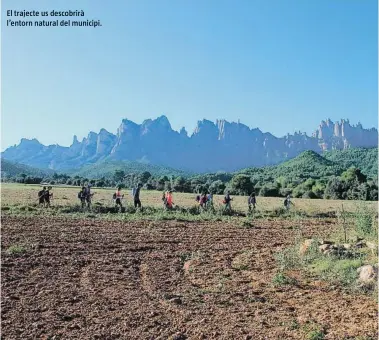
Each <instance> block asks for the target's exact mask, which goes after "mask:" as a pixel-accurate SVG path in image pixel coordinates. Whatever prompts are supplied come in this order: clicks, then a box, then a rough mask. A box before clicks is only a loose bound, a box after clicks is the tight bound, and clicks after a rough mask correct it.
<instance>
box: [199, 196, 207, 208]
mask: <svg viewBox="0 0 379 340" xmlns="http://www.w3.org/2000/svg"><path fill="white" fill-rule="evenodd" d="M206 205H207V194H206V193H204V194H203V195H202V196H201V198H200V207H202V208H203V209H206Z"/></svg>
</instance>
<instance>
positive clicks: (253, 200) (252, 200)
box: [247, 192, 257, 211]
mask: <svg viewBox="0 0 379 340" xmlns="http://www.w3.org/2000/svg"><path fill="white" fill-rule="evenodd" d="M247 204H248V205H249V211H251V206H253V210H255V205H256V204H257V200H256V198H255V193H254V192H252V193H251V194H250V196H249V199H248V200H247Z"/></svg>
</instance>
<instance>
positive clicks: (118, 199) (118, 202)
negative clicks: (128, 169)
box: [113, 187, 124, 209]
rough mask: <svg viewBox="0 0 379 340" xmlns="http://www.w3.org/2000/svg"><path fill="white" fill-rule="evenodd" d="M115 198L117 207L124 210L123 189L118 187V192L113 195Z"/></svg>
mask: <svg viewBox="0 0 379 340" xmlns="http://www.w3.org/2000/svg"><path fill="white" fill-rule="evenodd" d="M113 198H114V199H115V204H116V207H117V206H120V208H121V209H122V199H123V198H124V195H123V194H121V187H118V188H117V190H116V192H115V193H114V194H113Z"/></svg>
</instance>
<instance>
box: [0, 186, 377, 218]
mask: <svg viewBox="0 0 379 340" xmlns="http://www.w3.org/2000/svg"><path fill="white" fill-rule="evenodd" d="M39 190H41V187H40V186H37V185H23V184H13V183H12V184H8V183H6V184H2V188H1V205H2V207H4V206H14V205H35V204H37V202H38V199H37V197H38V191H39ZM79 190H80V189H79V188H78V187H62V186H53V190H52V191H51V192H52V193H53V194H54V198H53V200H52V205H53V206H54V205H55V206H70V205H75V204H79V200H78V198H77V194H78V192H79ZM92 192H94V193H95V195H94V197H93V204H96V203H98V204H101V205H102V206H113V204H114V203H113V200H112V195H113V193H114V190H112V189H103V188H93V189H92ZM124 194H125V199H124V202H123V204H124V205H125V204H132V203H133V202H132V196H131V194H130V190H124ZM161 197H162V192H158V191H141V201H142V205H143V206H145V207H146V206H151V207H155V208H159V207H162V200H161ZM173 197H174V203H175V204H176V205H178V206H180V207H186V208H189V207H192V206H195V205H197V204H196V201H195V197H196V194H189V193H174V195H173ZM222 200H223V196H221V195H215V196H214V204H215V206H221V205H222V203H221V202H222ZM283 200H284V199H283V198H279V197H257V212H258V213H259V212H260V211H261V212H262V211H272V210H273V209H278V208H283ZM292 202H293V203H294V206H293V208H292V210H294V211H297V212H304V213H306V214H308V215H318V214H327V213H334V212H337V211H339V210H341V207H342V204H343V207H344V210H345V211H347V212H354V211H355V210H356V207H357V202H356V201H338V200H317V199H293V200H292ZM364 204H365V205H367V206H369V207H371V208H373V209H377V204H376V202H365V203H364ZM232 208H233V209H236V210H238V211H241V212H245V213H246V212H247V211H248V207H247V197H246V196H234V197H233V201H232Z"/></svg>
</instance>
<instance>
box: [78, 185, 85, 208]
mask: <svg viewBox="0 0 379 340" xmlns="http://www.w3.org/2000/svg"><path fill="white" fill-rule="evenodd" d="M86 197H87V191H86V187H82V190H81V191H80V192H79V194H78V198H79V199H80V203H81V205H82V208H84V207H85V206H86Z"/></svg>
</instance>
